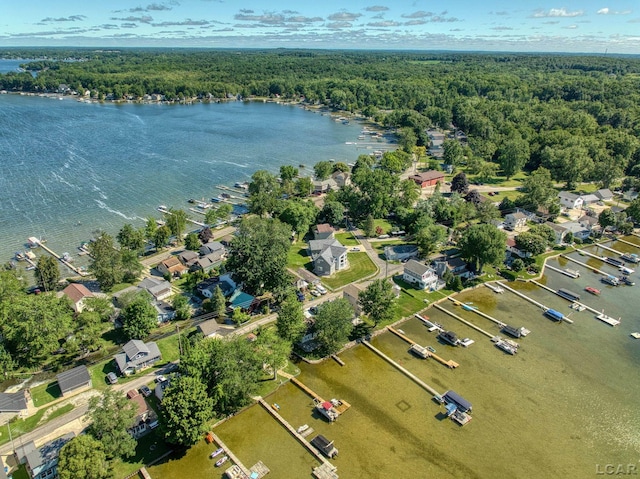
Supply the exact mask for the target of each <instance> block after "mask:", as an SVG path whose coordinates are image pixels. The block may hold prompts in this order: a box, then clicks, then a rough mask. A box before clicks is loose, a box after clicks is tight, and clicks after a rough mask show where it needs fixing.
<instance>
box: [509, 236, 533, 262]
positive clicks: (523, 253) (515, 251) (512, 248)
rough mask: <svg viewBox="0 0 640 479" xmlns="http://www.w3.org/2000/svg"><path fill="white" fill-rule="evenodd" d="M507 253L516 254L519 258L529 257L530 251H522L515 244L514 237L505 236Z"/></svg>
mask: <svg viewBox="0 0 640 479" xmlns="http://www.w3.org/2000/svg"><path fill="white" fill-rule="evenodd" d="M507 253H509V254H511V255H512V256H513V255H515V256H518V257H520V258H529V257H531V256H532V254H531V253H530V252H528V251H522V250H521V249H519V248H518V247H517V246H516V240H515V238H507Z"/></svg>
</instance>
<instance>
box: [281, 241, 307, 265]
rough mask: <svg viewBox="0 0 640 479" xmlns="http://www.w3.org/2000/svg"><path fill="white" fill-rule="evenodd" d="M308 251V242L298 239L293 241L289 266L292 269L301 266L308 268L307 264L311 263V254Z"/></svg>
mask: <svg viewBox="0 0 640 479" xmlns="http://www.w3.org/2000/svg"><path fill="white" fill-rule="evenodd" d="M307 252H308V250H307V243H305V242H304V241H296V242H295V243H293V244H292V245H291V248H289V254H288V257H287V266H288V267H290V268H291V269H298V268H300V267H302V268H307V265H308V264H310V263H311V256H309V255H308V254H307ZM307 269H308V268H307Z"/></svg>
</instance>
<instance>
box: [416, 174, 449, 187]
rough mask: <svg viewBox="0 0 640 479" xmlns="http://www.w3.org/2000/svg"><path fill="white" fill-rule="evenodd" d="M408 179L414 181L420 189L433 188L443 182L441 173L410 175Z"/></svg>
mask: <svg viewBox="0 0 640 479" xmlns="http://www.w3.org/2000/svg"><path fill="white" fill-rule="evenodd" d="M409 179H410V180H413V181H415V183H416V185H418V186H419V187H420V188H426V187H427V186H435V185H436V184H437V183H438V182H441V183H442V182H444V173H443V172H442V171H436V170H429V171H425V172H423V173H418V174H416V175H411V176H410V177H409Z"/></svg>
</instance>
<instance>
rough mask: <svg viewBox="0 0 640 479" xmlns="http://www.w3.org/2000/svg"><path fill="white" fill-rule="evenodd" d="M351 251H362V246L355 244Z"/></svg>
mask: <svg viewBox="0 0 640 479" xmlns="http://www.w3.org/2000/svg"><path fill="white" fill-rule="evenodd" d="M351 251H353V252H356V251H360V248H359V247H358V246H354V247H353V248H351Z"/></svg>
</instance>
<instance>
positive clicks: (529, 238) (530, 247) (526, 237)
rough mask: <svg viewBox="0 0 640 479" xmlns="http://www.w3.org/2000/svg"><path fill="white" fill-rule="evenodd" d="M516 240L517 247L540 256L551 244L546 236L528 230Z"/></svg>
mask: <svg viewBox="0 0 640 479" xmlns="http://www.w3.org/2000/svg"><path fill="white" fill-rule="evenodd" d="M515 241H516V247H517V248H518V249H519V250H520V251H522V252H524V253H531V254H532V255H533V256H538V255H539V254H542V253H544V252H545V251H546V250H547V247H548V246H549V243H548V242H547V240H546V238H544V237H542V236H540V235H537V234H535V233H530V232H528V231H525V232H524V233H520V234H519V235H518V236H516V239H515Z"/></svg>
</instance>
